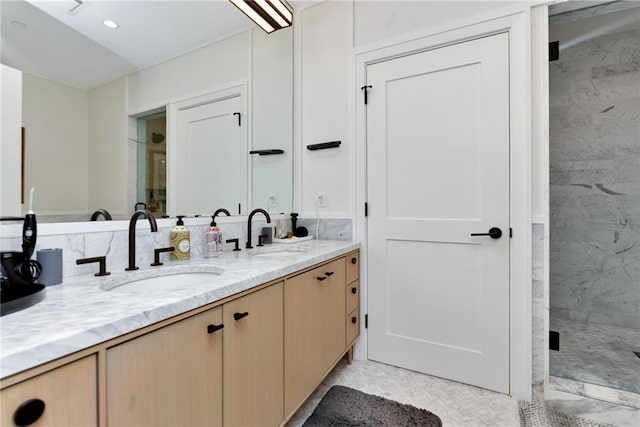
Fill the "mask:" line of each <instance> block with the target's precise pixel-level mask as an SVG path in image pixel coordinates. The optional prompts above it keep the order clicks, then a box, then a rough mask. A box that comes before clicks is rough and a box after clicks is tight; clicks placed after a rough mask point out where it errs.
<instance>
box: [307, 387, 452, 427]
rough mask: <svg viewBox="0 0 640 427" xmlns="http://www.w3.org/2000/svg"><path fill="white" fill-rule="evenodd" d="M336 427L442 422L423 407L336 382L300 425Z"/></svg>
mask: <svg viewBox="0 0 640 427" xmlns="http://www.w3.org/2000/svg"><path fill="white" fill-rule="evenodd" d="M338 426H345V427H346V426H362V427H370V426H376V427H383V426H385V427H386V426H388V427H404V426H424V427H440V426H442V421H440V418H439V417H438V416H437V415H434V414H432V413H431V412H429V411H427V410H425V409H419V408H416V407H414V406H411V405H405V404H402V403H398V402H394V401H393V400H389V399H385V398H384V397H378V396H373V395H371V394H366V393H363V392H361V391H358V390H354V389H352V388H348V387H343V386H339V385H336V386H333V387H331V389H330V390H329V391H328V392H327V394H325V395H324V397H323V398H322V400H321V401H320V403H319V404H318V406H317V407H316V409H315V411H313V414H311V416H310V417H309V418H307V421H305V422H304V424H303V427H338Z"/></svg>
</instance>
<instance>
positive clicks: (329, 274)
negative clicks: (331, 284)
mask: <svg viewBox="0 0 640 427" xmlns="http://www.w3.org/2000/svg"><path fill="white" fill-rule="evenodd" d="M324 275H325V276H327V277H328V276H333V271H327V272H326V273H324Z"/></svg>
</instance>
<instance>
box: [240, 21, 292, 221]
mask: <svg viewBox="0 0 640 427" xmlns="http://www.w3.org/2000/svg"><path fill="white" fill-rule="evenodd" d="M292 31H293V30H292V29H291V28H287V29H283V30H278V31H276V32H274V33H271V34H267V33H265V32H264V31H262V30H260V29H257V28H256V29H254V30H253V31H252V49H251V50H252V59H251V63H252V67H251V85H250V89H251V90H250V93H251V95H250V96H251V102H252V106H253V108H252V109H251V119H252V126H251V128H250V129H251V133H252V134H251V136H250V138H251V141H252V143H251V145H250V146H251V149H253V150H259V149H270V148H279V149H282V150H284V155H277V156H255V155H254V156H251V164H252V168H251V170H252V172H253V176H252V193H253V201H252V203H253V206H254V207H264V208H265V209H268V210H269V211H270V212H284V211H289V210H291V208H292V207H293V204H292V196H293V194H292V191H293V189H292V183H291V179H292V176H291V171H292V169H293V164H292V162H293V152H292V150H291V147H292V141H293V85H292V81H293V61H292V58H293V42H292V41H293V40H292ZM267 177H268V179H267ZM270 194H275V196H276V203H277V204H276V206H268V203H267V202H268V197H269V195H270Z"/></svg>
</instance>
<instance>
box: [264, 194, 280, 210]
mask: <svg viewBox="0 0 640 427" xmlns="http://www.w3.org/2000/svg"><path fill="white" fill-rule="evenodd" d="M267 206H269V207H270V208H275V207H276V206H278V198H277V197H276V193H269V199H268V200H267Z"/></svg>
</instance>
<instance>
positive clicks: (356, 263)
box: [347, 252, 360, 283]
mask: <svg viewBox="0 0 640 427" xmlns="http://www.w3.org/2000/svg"><path fill="white" fill-rule="evenodd" d="M359 278H360V252H352V253H350V254H348V255H347V283H351V282H353V281H354V280H357V279H359Z"/></svg>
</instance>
